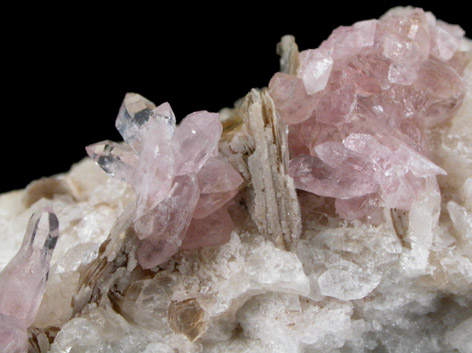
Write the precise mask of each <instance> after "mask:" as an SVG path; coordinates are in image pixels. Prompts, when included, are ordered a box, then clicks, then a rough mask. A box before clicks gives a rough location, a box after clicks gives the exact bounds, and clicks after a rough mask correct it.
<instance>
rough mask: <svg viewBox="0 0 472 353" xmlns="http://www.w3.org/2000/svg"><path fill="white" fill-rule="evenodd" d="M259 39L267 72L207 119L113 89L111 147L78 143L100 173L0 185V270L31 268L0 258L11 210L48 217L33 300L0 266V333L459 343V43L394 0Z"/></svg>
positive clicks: (465, 184) (466, 308) (66, 347)
mask: <svg viewBox="0 0 472 353" xmlns="http://www.w3.org/2000/svg"><path fill="white" fill-rule="evenodd" d="M277 52H278V53H279V55H280V64H281V72H280V73H277V74H275V75H274V77H273V79H272V80H271V81H270V83H269V88H268V89H267V88H264V89H261V90H256V89H253V90H251V91H250V92H249V93H248V94H247V95H246V97H244V98H243V99H242V100H239V101H238V102H237V103H236V104H235V107H234V108H226V109H223V110H221V111H220V113H219V115H218V114H211V113H207V112H197V113H193V114H190V115H189V116H188V117H187V118H185V119H184V120H183V121H182V122H181V124H180V125H179V126H176V123H175V118H174V115H173V113H172V110H171V108H170V106H169V105H168V104H167V103H164V104H163V105H161V106H159V107H157V108H156V107H155V105H154V104H153V103H151V102H150V101H148V100H146V99H145V98H143V97H141V96H139V95H137V94H128V95H127V96H126V97H125V101H124V102H123V106H122V108H121V110H120V113H119V115H118V118H117V121H116V126H117V128H118V130H119V131H120V133H121V135H122V136H123V138H124V140H125V143H113V142H109V141H105V142H102V143H98V144H95V145H92V146H89V147H88V148H87V151H88V153H89V155H90V156H91V157H92V159H93V160H94V161H95V162H96V163H97V164H98V165H99V166H100V168H101V169H102V170H103V171H105V172H106V174H105V173H102V170H100V168H97V166H96V164H95V163H94V162H93V161H91V160H90V159H87V160H84V161H82V162H80V163H78V164H76V165H75V166H73V168H72V169H71V171H70V172H69V173H66V174H63V175H58V176H53V177H50V178H43V179H40V180H37V181H34V182H32V183H31V184H30V185H29V186H28V187H27V188H26V189H25V190H21V191H14V192H11V193H7V194H4V195H0V242H1V243H2V245H4V246H2V247H0V269H1V268H3V267H5V266H7V267H6V269H5V271H6V272H4V273H9V272H8V271H10V269H11V268H12V267H14V268H15V269H17V270H18V271H20V272H19V273H20V274H23V275H30V274H31V273H30V272H28V269H27V268H22V267H21V266H19V264H18V260H17V258H16V257H15V258H14V259H13V260H12V261H11V262H10V264H9V265H7V263H8V261H9V260H10V259H12V258H13V256H14V253H15V251H16V249H18V248H19V247H20V243H21V232H22V231H23V230H24V227H25V226H26V223H27V219H28V217H29V215H30V214H31V212H38V211H40V210H43V209H44V208H53V209H54V211H55V213H56V214H57V217H58V218H59V219H60V221H61V237H60V239H59V240H58V242H57V246H56V249H55V251H54V255H53V256H52V258H51V270H50V271H49V278H48V281H47V284H46V287H45V291H44V295H43V296H42V300H41V304H40V306H39V309H37V305H39V299H40V298H41V295H39V292H41V293H42V290H43V289H41V290H40V291H34V292H31V294H34V298H31V295H29V296H28V297H27V298H25V297H23V296H12V295H11V293H12V292H8V293H10V294H9V295H4V294H3V293H5V289H8V288H17V287H15V285H16V284H14V283H13V284H11V283H10V282H8V284H6V285H5V277H1V280H2V282H1V286H0V293H1V294H2V295H1V296H0V298H1V300H0V304H1V305H0V309H1V311H0V314H1V320H2V321H0V324H1V325H2V326H1V327H2V330H4V331H2V334H3V332H6V333H7V334H8V335H10V336H8V337H9V338H8V337H6V336H1V338H0V339H1V340H6V339H12V338H15V339H17V340H18V341H17V342H18V344H19V346H18V349H22V350H23V351H25V350H26V345H27V346H28V349H29V350H30V351H32V352H41V353H43V352H52V353H59V352H101V353H105V352H109V353H112V352H113V353H115V352H123V353H128V352H129V353H131V352H133V353H134V352H166V353H167V352H168V353H173V352H186V353H187V352H189V353H193V352H195V353H196V352H205V353H207V352H208V353H218V352H225V353H226V352H230V353H231V352H258V353H259V352H260V353H266V352H267V353H269V352H270V353H273V352H284V353H292V352H293V353H302V352H303V353H307V352H313V353H318V352H332V353H336V352H337V353H340V352H343V353H348V352H349V353H360V352H397V353H398V352H428V353H430V352H438V353H439V352H459V353H471V352H472V348H471V347H472V340H471V337H472V138H471V136H472V120H471V119H472V42H471V41H470V40H469V39H467V38H465V37H464V33H463V31H462V30H461V29H460V28H459V27H458V26H453V25H449V24H446V23H444V22H441V21H440V20H436V19H435V17H434V16H433V15H432V14H431V13H429V12H425V11H423V10H421V9H415V8H396V9H393V10H390V11H389V12H388V13H387V14H386V15H384V16H383V17H382V18H381V19H380V20H368V21H363V22H358V23H356V24H354V25H353V26H350V27H340V28H338V29H336V30H335V31H334V32H333V33H332V35H331V36H330V37H329V38H328V39H327V40H326V41H325V42H323V43H322V45H321V46H320V48H318V49H311V50H306V51H302V52H301V53H300V52H299V51H298V47H297V44H296V43H295V39H294V38H293V37H292V36H285V37H283V38H282V41H281V42H280V43H279V45H278V46H277ZM296 188H298V190H297V189H296ZM40 224H41V222H40ZM38 229H43V228H41V227H39V228H38ZM27 234H29V233H27ZM216 245H219V246H216ZM44 269H45V268H44V267H43V272H41V273H42V274H43V275H44V273H45V272H44ZM2 276H4V275H3V274H2ZM33 277H34V276H33ZM34 279H37V280H41V286H43V288H44V276H43V277H41V276H40V277H34ZM18 283H19V282H18ZM33 284H34V283H33V282H29V283H27V285H28V286H29V285H33ZM20 285H21V286H23V282H21V283H20ZM17 292H18V291H16V292H14V293H17ZM18 293H23V292H18ZM4 298H7V299H8V300H7V301H4ZM23 299H25V300H23ZM26 299H27V300H26ZM11 300H21V303H19V304H20V306H19V309H18V310H16V309H14V310H13V311H12V309H11V308H12V306H10V305H9V303H10V302H11ZM32 303H35V304H33V305H36V309H37V313H36V309H35V310H31V311H29V308H30V307H31V305H32ZM4 304H5V305H4ZM25 312H28V321H27V322H25V321H22V320H23V319H22V316H21V315H22V313H25ZM3 327H6V331H5V329H3ZM20 346H21V348H20ZM0 349H1V348H0Z"/></svg>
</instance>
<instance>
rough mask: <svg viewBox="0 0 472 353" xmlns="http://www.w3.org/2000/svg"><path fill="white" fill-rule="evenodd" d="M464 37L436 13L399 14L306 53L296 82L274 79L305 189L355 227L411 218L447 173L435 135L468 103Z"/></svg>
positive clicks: (293, 168) (298, 180) (338, 33)
mask: <svg viewBox="0 0 472 353" xmlns="http://www.w3.org/2000/svg"><path fill="white" fill-rule="evenodd" d="M463 35H464V31H463V30H462V29H461V28H460V27H459V26H453V25H449V24H447V23H444V22H442V21H440V20H436V18H435V17H434V15H433V14H431V13H430V12H424V11H423V10H421V9H411V8H406V9H395V10H392V11H390V12H388V13H387V14H385V15H384V16H383V17H382V18H381V19H380V20H368V21H362V22H358V23H355V24H354V25H352V26H350V27H339V28H338V29H336V30H335V31H333V33H332V34H331V36H330V37H329V38H328V39H327V40H325V41H324V42H323V43H322V44H321V46H320V47H319V48H317V49H310V50H305V51H302V52H301V53H300V56H299V60H300V66H299V68H298V71H297V72H296V75H295V74H293V75H290V74H287V73H277V74H275V76H274V77H273V78H272V80H271V82H270V84H269V87H270V93H271V95H272V97H273V99H274V100H275V103H276V105H277V107H278V110H279V112H280V114H281V117H282V119H283V121H285V122H286V123H287V124H289V125H290V135H289V143H290V150H291V157H292V160H291V162H290V175H291V176H293V178H294V179H295V184H296V186H297V188H299V189H302V190H306V191H309V192H312V193H314V194H317V195H320V196H327V197H333V198H335V199H336V211H337V213H338V214H339V215H340V216H341V217H343V218H345V219H348V220H354V219H364V218H366V217H367V218H369V219H370V221H371V222H374V223H378V222H379V220H378V217H379V212H378V211H379V210H380V209H379V207H387V208H396V209H401V210H408V209H409V208H410V206H411V204H412V202H414V200H415V199H416V198H417V196H418V194H419V191H420V190H421V189H422V188H423V187H424V184H425V180H426V179H427V178H430V177H434V176H435V175H443V174H445V171H444V170H443V169H441V168H440V167H439V166H437V165H436V164H434V163H433V162H432V161H431V159H430V156H431V153H430V152H431V151H430V145H429V141H428V139H429V138H428V130H429V129H431V128H433V127H435V126H438V125H440V124H444V123H445V122H446V121H447V120H448V119H450V117H451V116H452V112H453V111H454V110H455V109H456V108H457V107H458V106H459V105H460V103H461V101H462V98H463V95H464V85H463V82H462V79H461V74H462V71H463V69H464V66H463V64H464V62H463V57H462V54H460V53H459V54H457V55H455V53H456V51H457V48H458V46H459V43H460V41H461V39H462V37H463Z"/></svg>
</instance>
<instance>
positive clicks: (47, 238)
mask: <svg viewBox="0 0 472 353" xmlns="http://www.w3.org/2000/svg"><path fill="white" fill-rule="evenodd" d="M58 236H59V222H58V220H57V217H56V215H55V214H54V213H52V212H49V211H46V212H42V213H35V214H33V215H32V216H31V218H30V220H29V223H28V227H27V230H26V233H25V236H24V238H23V243H22V244H21V247H20V249H19V250H18V253H17V254H16V255H15V257H14V258H13V259H12V260H11V261H10V262H9V263H8V265H7V266H6V267H5V268H4V269H3V271H2V272H1V273H0V347H2V349H4V351H5V352H26V347H27V339H28V335H27V332H26V330H27V328H28V327H29V326H30V325H31V324H32V323H33V321H34V319H35V317H36V313H37V312H38V309H39V305H40V304H41V299H42V297H43V294H44V290H45V286H46V281H47V278H48V273H49V262H50V260H51V256H52V253H53V251H54V247H55V246H56V242H57V238H58Z"/></svg>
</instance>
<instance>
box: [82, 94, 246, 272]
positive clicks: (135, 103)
mask: <svg viewBox="0 0 472 353" xmlns="http://www.w3.org/2000/svg"><path fill="white" fill-rule="evenodd" d="M116 127H117V129H118V131H119V132H120V134H121V135H122V136H123V139H124V140H125V142H126V144H117V143H114V142H111V141H103V142H99V143H96V144H93V145H90V146H88V147H87V148H86V149H87V153H88V154H89V156H90V157H91V158H92V159H93V160H94V161H95V162H96V163H97V164H98V165H99V166H100V167H101V168H102V169H103V171H105V172H106V173H107V174H109V175H111V176H113V177H117V178H119V179H121V180H123V181H125V182H127V183H129V184H131V185H132V186H133V187H134V189H135V191H136V196H137V205H136V214H135V219H134V229H135V231H136V234H137V236H138V238H139V239H140V244H139V248H138V253H137V256H138V260H139V262H140V264H141V266H142V267H143V268H152V267H155V266H157V265H159V264H161V263H163V262H165V261H167V260H169V259H170V257H171V256H172V255H174V254H175V253H176V252H177V251H178V250H179V248H181V247H182V244H184V246H183V248H184V249H193V248H199V247H204V246H213V245H220V244H223V243H225V242H227V241H228V240H229V236H230V233H231V231H232V229H233V222H232V220H231V217H230V216H229V214H228V213H227V211H226V209H225V208H224V205H225V204H226V203H227V202H228V201H229V200H231V199H232V198H233V197H234V196H235V195H236V193H237V192H238V190H239V186H240V185H241V184H242V182H243V179H242V177H241V176H240V175H239V173H238V172H236V170H234V168H233V167H232V166H231V165H230V164H229V163H227V162H225V161H223V160H221V159H219V158H218V142H219V140H220V137H221V133H222V130H223V128H222V125H221V122H220V118H219V115H218V114H215V113H209V112H206V111H199V112H195V113H192V114H190V115H188V116H187V117H186V118H184V119H183V120H182V122H181V123H180V125H179V126H176V120H175V116H174V113H173V112H172V109H171V107H170V105H169V104H168V103H164V104H161V105H160V106H158V107H157V108H156V106H155V105H154V104H153V103H152V102H150V101H149V100H147V99H145V98H144V97H142V96H140V95H138V94H134V93H128V94H127V95H126V97H125V99H124V101H123V104H122V107H121V109H120V112H119V114H118V117H117V119H116Z"/></svg>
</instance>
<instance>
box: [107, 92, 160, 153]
mask: <svg viewBox="0 0 472 353" xmlns="http://www.w3.org/2000/svg"><path fill="white" fill-rule="evenodd" d="M154 108H156V106H155V105H154V103H152V102H151V101H149V100H147V99H146V98H144V97H143V96H141V95H139V94H136V93H126V96H125V99H124V100H123V103H122V105H121V108H120V111H119V113H118V117H117V118H116V122H115V125H116V128H117V130H118V131H119V132H120V134H121V136H122V137H123V139H124V140H125V142H126V143H128V144H129V145H130V146H131V147H132V148H133V149H134V150H135V151H139V150H140V149H141V144H142V141H141V136H140V133H139V130H140V129H141V128H142V127H143V125H145V123H146V122H147V121H148V120H149V116H150V114H151V111H152V110H153V109H154Z"/></svg>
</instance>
